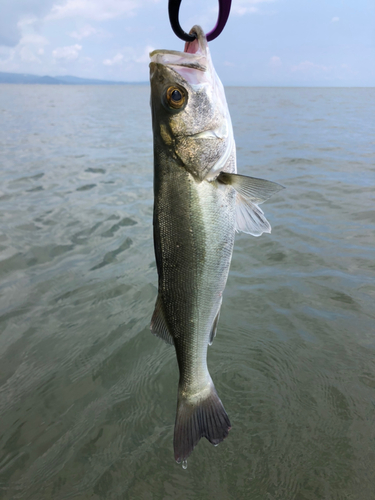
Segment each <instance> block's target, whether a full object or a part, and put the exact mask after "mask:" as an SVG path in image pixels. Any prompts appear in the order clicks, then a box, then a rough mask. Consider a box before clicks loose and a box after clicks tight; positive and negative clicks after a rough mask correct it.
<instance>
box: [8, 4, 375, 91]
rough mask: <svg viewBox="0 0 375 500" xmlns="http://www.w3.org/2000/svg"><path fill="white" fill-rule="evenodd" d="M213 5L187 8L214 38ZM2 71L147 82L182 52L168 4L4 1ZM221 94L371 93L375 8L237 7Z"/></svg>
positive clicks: (215, 54)
mask: <svg viewBox="0 0 375 500" xmlns="http://www.w3.org/2000/svg"><path fill="white" fill-rule="evenodd" d="M217 5H218V2H217V0H199V1H198V0H182V3H181V9H180V23H181V25H182V27H183V28H184V29H185V31H189V30H190V28H191V27H192V26H193V25H194V24H200V25H201V26H202V27H203V29H204V30H205V31H210V30H211V29H212V28H213V27H214V25H215V23H216V18H217V10H218V8H217ZM0 12H1V18H0V71H4V72H13V73H31V74H35V75H50V76H58V75H73V76H79V77H85V78H99V79H105V80H116V81H128V82H139V81H148V75H149V69H148V63H149V55H148V54H149V52H150V51H151V50H153V49H173V50H183V45H184V43H183V42H182V41H181V40H179V39H178V38H177V37H176V36H175V35H174V33H173V32H172V29H171V27H170V24H169V19H168V0H0ZM209 46H210V50H211V54H212V59H213V62H214V66H215V68H216V71H217V73H218V74H219V76H220V78H221V80H222V81H223V83H224V84H225V85H250V86H340V87H341V86H344V87H346V86H349V87H351V86H357V87H361V86H375V2H374V0H355V1H354V0H352V1H349V0H233V1H232V10H231V15H230V17H229V20H228V23H227V25H226V27H225V29H224V31H223V32H222V34H221V35H220V36H219V37H218V38H217V39H216V40H214V41H212V42H210V44H209Z"/></svg>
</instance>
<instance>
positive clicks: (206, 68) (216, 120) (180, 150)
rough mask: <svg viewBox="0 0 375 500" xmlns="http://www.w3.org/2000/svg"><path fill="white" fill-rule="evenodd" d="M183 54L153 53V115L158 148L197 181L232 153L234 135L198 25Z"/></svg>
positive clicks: (224, 101)
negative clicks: (194, 36) (192, 39)
mask: <svg viewBox="0 0 375 500" xmlns="http://www.w3.org/2000/svg"><path fill="white" fill-rule="evenodd" d="M192 32H194V33H195V34H196V36H197V37H196V39H195V40H194V41H193V42H187V43H186V44H185V50H184V52H177V51H167V50H155V51H153V52H151V54H150V57H151V63H150V81H151V110H152V123H153V132H154V141H155V145H157V146H156V147H158V148H162V150H163V154H168V155H169V156H171V157H173V158H174V159H175V160H176V161H177V162H178V163H180V164H182V166H183V167H184V168H185V169H186V170H187V171H188V172H189V173H191V174H192V175H193V176H194V177H195V178H196V179H197V180H203V179H205V178H208V177H209V176H212V175H213V173H214V175H213V178H214V177H215V176H216V175H218V174H219V173H220V170H221V169H222V168H223V164H224V163H225V162H223V159H225V158H227V157H229V155H230V153H231V152H232V150H233V145H234V141H233V130H232V124H231V119H230V115H229V111H228V106H227V102H226V99H225V93H224V88H223V85H222V83H221V81H220V79H219V77H218V76H217V74H216V71H215V69H214V67H213V64H212V61H211V56H210V51H209V48H208V44H207V40H206V37H205V35H204V33H203V31H202V29H201V28H200V27H199V26H194V27H193V28H192V30H191V31H190V33H192Z"/></svg>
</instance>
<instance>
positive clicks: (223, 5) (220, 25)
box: [168, 0, 232, 42]
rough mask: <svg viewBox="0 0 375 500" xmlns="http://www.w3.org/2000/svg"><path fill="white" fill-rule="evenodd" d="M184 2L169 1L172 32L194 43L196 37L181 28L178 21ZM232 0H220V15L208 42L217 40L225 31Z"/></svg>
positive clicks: (177, 0) (207, 36)
mask: <svg viewBox="0 0 375 500" xmlns="http://www.w3.org/2000/svg"><path fill="white" fill-rule="evenodd" d="M181 1H182V0H169V3H168V13H169V21H170V23H171V26H172V30H173V31H174V33H175V34H176V35H177V36H178V38H181V40H184V41H185V42H192V41H193V40H195V38H196V37H195V36H194V35H190V34H188V33H186V32H185V31H184V30H183V29H182V28H181V26H180V22H179V20H178V13H179V10H180V5H181ZM231 4H232V0H219V15H218V18H217V22H216V25H215V27H214V29H213V30H211V31H210V32H209V33H207V35H206V38H207V41H208V42H211V41H212V40H215V38H217V37H218V36H219V35H220V33H221V32H222V31H223V29H224V27H225V25H226V23H227V21H228V17H229V13H230V8H231Z"/></svg>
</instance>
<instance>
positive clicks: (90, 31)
mask: <svg viewBox="0 0 375 500" xmlns="http://www.w3.org/2000/svg"><path fill="white" fill-rule="evenodd" d="M97 33H98V30H97V29H95V28H93V27H92V26H90V25H89V24H87V25H86V26H83V27H82V28H81V29H79V30H78V31H73V32H72V33H69V35H70V36H71V37H72V38H76V39H77V40H82V38H87V37H88V36H91V35H96V34H97Z"/></svg>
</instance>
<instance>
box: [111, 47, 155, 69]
mask: <svg viewBox="0 0 375 500" xmlns="http://www.w3.org/2000/svg"><path fill="white" fill-rule="evenodd" d="M153 50H155V48H154V47H152V46H151V45H147V46H146V47H145V48H144V49H143V50H142V51H140V50H138V51H137V50H135V49H133V48H132V47H124V48H123V49H122V51H121V52H118V53H117V54H116V55H115V56H114V57H112V59H104V61H103V64H104V65H105V66H118V65H121V64H123V63H127V62H133V63H139V64H147V63H148V62H149V60H150V52H152V51H153Z"/></svg>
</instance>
